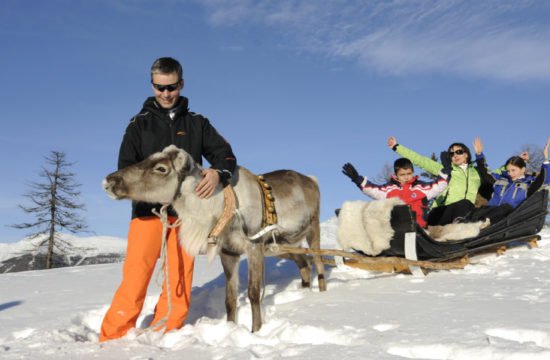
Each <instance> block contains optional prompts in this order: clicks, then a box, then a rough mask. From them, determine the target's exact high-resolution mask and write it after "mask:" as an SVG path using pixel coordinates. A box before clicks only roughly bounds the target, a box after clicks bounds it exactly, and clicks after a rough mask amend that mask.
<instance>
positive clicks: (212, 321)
mask: <svg viewBox="0 0 550 360" xmlns="http://www.w3.org/2000/svg"><path fill="white" fill-rule="evenodd" d="M547 233H548V231H547ZM547 237H548V234H547ZM548 242H549V241H548V239H546V241H544V244H542V243H543V242H541V244H542V246H541V248H539V249H532V250H529V249H526V248H518V249H514V250H509V251H508V252H506V253H505V255H504V256H494V255H493V256H483V257H479V258H475V259H474V260H475V261H474V263H473V264H472V265H468V266H467V267H466V268H465V269H463V270H451V271H442V272H433V273H430V274H429V275H428V276H427V277H425V278H416V277H413V276H411V275H402V274H400V275H394V274H380V273H373V272H367V271H362V270H357V269H351V268H346V267H342V268H332V269H330V270H329V271H328V274H327V279H328V291H327V292H326V293H319V291H318V288H317V281H316V278H314V279H315V280H314V281H313V285H312V289H302V288H301V286H300V280H299V279H298V278H297V276H296V273H295V272H292V271H290V270H289V267H292V266H293V264H290V263H289V262H286V261H281V260H271V261H270V264H269V266H270V273H269V278H268V285H267V286H266V288H265V299H264V301H263V304H262V313H263V320H264V324H263V327H262V328H261V330H260V331H259V332H257V333H251V332H250V324H251V321H252V319H251V310H250V304H249V303H248V299H247V295H246V288H245V287H244V285H243V284H242V283H241V285H240V288H239V299H238V318H237V323H228V322H227V321H225V307H224V304H223V300H221V299H223V298H224V296H225V293H224V292H225V290H224V281H223V277H222V275H219V276H218V277H217V278H215V279H214V280H211V281H209V282H207V283H205V284H202V285H201V286H198V287H195V288H193V303H194V304H199V305H195V308H193V307H192V309H191V311H190V314H189V317H188V324H187V325H185V326H184V327H183V328H182V329H180V330H178V331H173V332H171V333H168V334H165V335H164V336H162V335H161V334H159V333H155V332H150V331H148V330H144V329H138V330H136V331H131V332H130V333H129V334H128V335H127V336H126V337H125V338H123V339H120V340H117V341H112V342H108V343H103V344H98V343H97V340H98V332H99V328H100V325H101V321H102V318H103V316H104V314H105V312H106V311H107V307H108V304H104V305H102V306H100V307H96V308H92V309H87V310H81V311H76V312H75V311H72V310H74V309H71V315H68V316H70V320H66V319H59V320H58V321H57V322H56V324H57V326H54V327H44V326H41V324H36V327H29V326H23V327H21V328H18V329H16V330H14V331H12V332H11V333H10V334H9V335H8V336H4V337H2V338H0V358H2V359H6V360H10V359H26V358H43V359H58V358H63V357H66V358H67V359H72V358H90V359H91V358H100V359H115V358H128V359H135V360H138V359H157V358H166V359H172V358H174V359H175V358H181V357H182V356H185V354H187V355H188V357H187V358H188V359H200V358H210V359H224V360H225V359H250V358H266V359H271V358H294V357H296V358H297V357H304V356H306V357H311V358H315V355H313V354H317V355H318V356H319V357H321V356H324V357H325V358H337V357H344V358H350V359H355V358H357V359H359V358H377V359H457V360H461V359H480V360H493V359H502V360H519V359H534V360H538V359H550V331H546V330H545V329H546V328H548V327H547V326H545V325H547V324H545V322H544V321H545V320H544V317H545V316H546V315H545V314H546V312H544V311H543V310H541V311H540V316H539V317H540V320H541V324H538V323H537V322H527V321H524V322H521V323H520V324H518V325H517V326H516V325H514V324H511V323H510V321H507V318H506V316H503V315H499V316H502V318H501V320H502V321H501V322H500V321H496V320H495V317H492V316H489V315H491V314H489V315H488V314H486V312H488V311H487V310H488V309H490V308H496V309H498V308H499V307H500V306H505V308H504V309H503V311H513V310H515V311H516V312H518V313H520V314H521V312H522V308H521V306H522V304H524V305H525V306H528V305H530V306H531V308H530V309H531V311H533V310H532V309H536V308H537V306H542V307H541V309H548V302H549V300H548V299H549V296H550V277H549V276H548V270H546V269H545V267H546V265H547V263H546V262H547V261H548V260H550V244H547V243H548ZM72 270H73V271H77V272H78V271H82V269H72ZM239 271H240V273H241V279H243V278H245V277H243V274H245V273H246V269H243V267H242V266H241V268H240V270H239ZM27 275H28V276H29V277H33V276H37V274H31V273H29V274H27ZM499 279H500V281H501V282H499ZM524 281H529V286H526V287H522V284H523V282H524ZM241 282H245V281H243V280H241ZM476 282H479V284H481V285H477V286H476V287H471V286H469V285H471V284H477V283H476ZM392 291H396V292H395V293H392ZM397 291H398V292H401V296H402V297H403V299H401V300H400V301H401V302H400V303H398V305H397V307H396V308H395V309H396V310H395V312H396V313H395V314H394V313H393V312H385V311H380V314H378V313H377V312H376V311H375V310H373V309H376V308H378V307H379V306H384V305H386V304H383V303H382V301H386V302H387V303H388V305H387V306H388V307H390V306H393V305H392V304H391V301H393V300H394V299H395V294H396V293H397ZM481 291H483V294H481V295H480V292H481ZM347 297H349V299H350V300H351V301H352V302H346V301H345V300H346V298H347ZM407 299H408V300H407ZM410 299H414V301H418V306H420V304H424V305H422V306H428V307H430V306H431V305H430V303H425V302H423V301H431V304H433V306H434V310H433V312H429V311H428V312H424V313H423V314H424V315H422V316H423V317H422V318H420V319H418V318H415V316H416V314H415V313H411V312H405V313H400V312H399V310H400V308H401V307H403V306H404V305H403V304H406V303H407V301H411V300H410ZM156 300H157V295H150V296H148V297H147V299H146V303H145V306H144V311H143V312H142V315H141V316H140V318H139V319H138V328H145V327H146V326H147V324H148V321H150V318H151V315H150V314H151V313H152V311H153V308H154V304H155V302H156ZM381 300H382V301H381ZM374 302H376V303H374ZM502 302H505V303H503V305H501V303H502ZM471 303H473V304H474V305H471ZM450 304H464V307H465V309H466V310H468V309H470V307H471V308H472V309H473V311H475V310H476V309H475V306H479V313H476V315H477V316H479V322H477V321H474V320H475V319H474V320H472V319H469V316H467V315H465V316H462V315H460V314H458V315H455V316H454V317H449V319H447V318H446V316H445V314H440V315H438V313H437V311H439V310H438V309H436V307H440V306H443V310H445V311H450V310H451V309H453V306H451V305H450ZM509 304H512V308H509V306H510V305H509ZM0 305H2V304H0ZM4 305H5V304H4ZM413 305H416V304H413ZM457 306H458V305H457ZM506 307H508V308H506ZM5 308H6V309H7V308H8V307H7V306H6V307H5ZM362 308H365V309H370V310H368V311H367V313H366V315H363V313H362V312H361V310H362ZM354 311H355V312H354ZM357 311H359V312H357ZM329 313H335V314H336V316H335V318H337V320H334V319H333V320H327V319H326V318H327V317H326V316H323V315H324V314H329ZM389 314H391V316H390V315H389ZM495 314H499V313H498V312H495ZM0 316H2V312H1V311H0ZM358 317H362V318H361V319H360V320H357V318H358ZM516 318H518V319H521V315H517V316H516ZM497 320H498V316H497ZM530 321H532V320H530ZM29 323H32V321H28V322H26V324H27V325H28V324H29ZM495 325H496V326H495ZM338 354H341V356H339V355H338Z"/></svg>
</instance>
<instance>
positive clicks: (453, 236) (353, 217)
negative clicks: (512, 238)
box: [337, 198, 490, 256]
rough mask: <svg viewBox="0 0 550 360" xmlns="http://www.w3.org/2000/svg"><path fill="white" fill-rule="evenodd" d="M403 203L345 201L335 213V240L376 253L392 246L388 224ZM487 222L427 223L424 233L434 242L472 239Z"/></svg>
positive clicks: (399, 201) (345, 246)
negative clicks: (336, 229)
mask: <svg viewBox="0 0 550 360" xmlns="http://www.w3.org/2000/svg"><path fill="white" fill-rule="evenodd" d="M397 205H404V202H403V201H401V200H400V199H399V198H390V199H386V200H375V201H370V202H367V201H361V200H359V201H346V202H344V204H342V208H341V209H340V213H339V215H338V220H339V224H338V231H337V239H338V243H339V244H340V246H341V247H342V249H343V250H351V249H353V250H359V251H362V252H363V253H365V254H367V255H371V256H376V255H378V254H380V253H381V252H382V251H384V250H387V249H389V248H390V247H391V244H390V242H391V240H392V238H393V236H394V234H395V231H394V229H393V228H392V226H391V214H392V210H393V208H394V207H395V206H397ZM489 225H490V221H489V219H487V220H484V221H477V222H473V223H459V224H448V225H443V226H440V225H438V226H429V227H428V229H427V230H426V232H427V233H428V234H429V235H430V237H431V238H432V239H434V240H436V241H441V242H444V241H449V240H462V239H468V238H473V237H476V236H478V235H479V232H480V231H481V230H482V229H484V228H486V227H488V226H489Z"/></svg>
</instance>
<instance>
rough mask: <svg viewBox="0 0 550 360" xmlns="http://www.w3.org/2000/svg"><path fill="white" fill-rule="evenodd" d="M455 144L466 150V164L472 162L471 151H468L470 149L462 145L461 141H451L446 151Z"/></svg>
mask: <svg viewBox="0 0 550 360" xmlns="http://www.w3.org/2000/svg"><path fill="white" fill-rule="evenodd" d="M455 146H458V147H460V148H461V149H462V150H464V151H466V155H468V160H467V161H468V164H469V163H471V162H472V153H471V152H470V149H469V148H468V147H467V146H466V145H464V144H463V143H459V142H457V143H452V144H451V145H450V146H449V149H448V151H449V152H450V151H451V149H452V148H454V147H455ZM451 158H452V155H451Z"/></svg>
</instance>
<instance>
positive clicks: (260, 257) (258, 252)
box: [247, 244, 265, 332]
mask: <svg viewBox="0 0 550 360" xmlns="http://www.w3.org/2000/svg"><path fill="white" fill-rule="evenodd" d="M247 257H248V299H250V305H251V306H252V332H256V331H258V330H260V328H261V327H262V311H261V308H260V297H261V293H262V276H263V274H264V265H265V264H264V262H265V259H264V254H263V245H262V244H254V245H250V246H249V247H248V251H247Z"/></svg>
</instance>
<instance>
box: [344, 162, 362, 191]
mask: <svg viewBox="0 0 550 360" xmlns="http://www.w3.org/2000/svg"><path fill="white" fill-rule="evenodd" d="M342 173H344V175H346V176H347V177H349V178H350V179H351V181H353V182H354V183H355V185H357V186H358V187H359V189H361V184H362V183H363V180H364V179H365V178H364V177H362V176H361V175H359V173H358V172H357V170H355V168H354V167H353V165H351V164H350V163H345V164H344V166H342Z"/></svg>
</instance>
